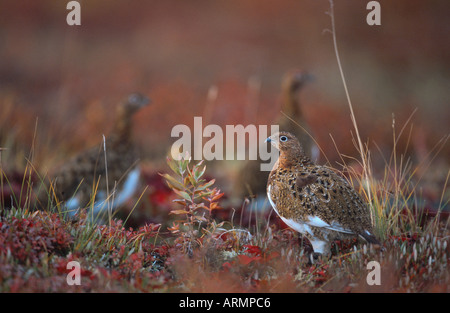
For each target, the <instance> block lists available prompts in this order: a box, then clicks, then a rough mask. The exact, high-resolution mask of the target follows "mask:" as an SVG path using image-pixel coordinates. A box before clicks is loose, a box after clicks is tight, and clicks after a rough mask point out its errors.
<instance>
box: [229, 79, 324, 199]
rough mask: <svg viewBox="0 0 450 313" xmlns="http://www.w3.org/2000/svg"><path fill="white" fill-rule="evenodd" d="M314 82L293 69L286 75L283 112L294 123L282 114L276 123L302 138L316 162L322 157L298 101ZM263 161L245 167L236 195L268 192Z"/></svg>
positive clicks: (283, 82)
mask: <svg viewBox="0 0 450 313" xmlns="http://www.w3.org/2000/svg"><path fill="white" fill-rule="evenodd" d="M312 79H313V78H312V75H310V74H309V73H307V72H305V71H300V70H292V71H289V72H287V73H286V74H285V75H284V77H283V79H282V82H281V111H282V112H283V113H284V114H286V115H287V116H289V117H290V118H291V119H292V120H293V121H295V122H293V121H292V120H290V119H289V118H287V117H286V116H285V115H283V114H281V115H280V116H279V117H278V118H277V119H276V120H275V121H274V122H275V124H277V125H279V129H283V130H287V131H289V132H291V133H293V134H295V135H296V136H297V137H298V138H300V139H301V141H302V142H304V143H305V148H306V151H307V152H308V155H309V156H310V157H311V158H312V159H313V160H317V159H318V157H319V149H318V147H317V145H315V143H314V141H313V139H312V138H311V136H310V134H311V133H312V132H311V130H310V128H309V126H308V123H307V122H306V120H305V119H304V116H303V111H302V106H301V104H300V100H299V98H300V90H301V89H302V88H303V87H304V85H305V84H306V83H308V82H309V81H311V80H312ZM296 123H298V124H299V125H301V126H302V127H303V128H304V129H302V128H301V127H300V126H299V125H297V124H296ZM305 130H306V131H307V132H308V133H309V134H308V133H307V132H305ZM261 162H262V161H261V160H250V161H248V162H246V164H245V165H244V168H243V169H242V171H240V174H239V175H238V176H239V177H238V184H237V188H238V190H237V193H238V194H239V195H248V194H254V195H258V194H264V193H265V190H266V182H267V177H268V173H267V172H263V171H261V169H260V165H261Z"/></svg>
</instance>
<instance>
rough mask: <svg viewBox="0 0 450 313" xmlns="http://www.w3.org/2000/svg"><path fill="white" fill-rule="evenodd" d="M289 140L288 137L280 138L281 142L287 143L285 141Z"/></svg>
mask: <svg viewBox="0 0 450 313" xmlns="http://www.w3.org/2000/svg"><path fill="white" fill-rule="evenodd" d="M287 140H288V138H287V137H286V136H281V137H280V141H282V142H285V141H287Z"/></svg>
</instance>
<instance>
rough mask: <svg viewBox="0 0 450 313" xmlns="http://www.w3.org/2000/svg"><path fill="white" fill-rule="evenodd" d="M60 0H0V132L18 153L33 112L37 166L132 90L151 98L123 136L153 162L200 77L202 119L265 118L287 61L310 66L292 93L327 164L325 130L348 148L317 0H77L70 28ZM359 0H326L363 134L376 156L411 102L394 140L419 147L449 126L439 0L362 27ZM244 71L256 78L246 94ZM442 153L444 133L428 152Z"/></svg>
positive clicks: (101, 124) (444, 28) (385, 8)
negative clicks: (438, 148) (77, 22)
mask: <svg viewBox="0 0 450 313" xmlns="http://www.w3.org/2000/svg"><path fill="white" fill-rule="evenodd" d="M67 2H68V1H54V0H46V1H35V0H24V1H20V2H17V1H2V3H1V10H0V38H1V43H0V106H1V111H0V114H1V117H0V123H1V125H0V131H1V133H0V143H2V144H5V142H8V140H9V141H13V142H14V144H11V145H12V146H17V147H18V149H17V151H22V150H23V151H25V152H23V154H25V155H26V154H27V151H28V150H29V149H30V147H31V143H32V142H33V135H34V133H35V124H36V118H38V121H37V133H36V145H35V151H34V153H35V155H34V160H35V162H36V163H37V166H38V167H42V168H45V169H48V168H49V167H51V166H52V164H53V162H56V161H58V160H61V159H63V158H65V157H67V155H68V154H70V153H72V152H74V151H78V150H79V149H81V148H85V147H88V146H91V145H92V144H95V143H97V142H99V141H100V139H101V135H102V134H107V133H108V130H109V129H110V128H111V122H112V120H113V119H114V110H112V108H113V107H114V106H115V105H116V103H117V102H118V101H120V100H121V99H123V98H124V97H125V96H126V95H127V94H128V93H130V92H134V91H140V92H142V93H145V94H147V95H148V96H149V97H150V98H152V100H153V103H152V105H151V106H150V107H148V108H146V109H145V110H144V111H142V112H140V113H139V116H137V117H136V121H137V125H136V128H137V132H136V139H137V140H138V142H139V143H140V144H141V146H142V149H143V155H144V158H146V159H149V160H150V159H152V160H156V161H155V162H158V161H161V162H164V156H165V155H166V153H167V151H168V148H169V146H170V145H171V143H172V142H173V141H174V139H173V138H170V130H171V129H172V127H173V126H174V125H177V124H180V123H183V124H187V125H192V124H193V117H194V116H201V115H203V114H204V113H205V105H206V103H207V94H208V90H209V88H211V87H212V86H216V87H217V88H218V95H217V99H216V101H215V102H214V104H213V106H212V107H211V108H210V110H212V111H210V112H211V117H210V119H209V123H215V124H219V125H225V124H238V123H243V124H250V123H252V124H272V122H273V119H274V118H275V117H276V116H277V115H278V114H279V110H280V107H279V104H280V103H279V93H280V84H281V78H282V76H283V74H284V73H285V72H286V71H288V70H290V69H293V68H301V69H306V70H308V71H309V72H311V73H312V74H313V75H314V76H315V78H316V80H315V81H314V82H313V83H312V84H310V85H309V86H308V87H306V88H305V89H304V92H303V94H302V98H301V99H302V102H303V105H304V111H305V115H306V118H307V120H308V121H309V122H310V123H311V128H312V130H313V131H314V133H315V136H316V139H317V141H318V142H319V144H320V145H321V147H322V149H323V150H324V151H325V153H326V155H327V157H328V158H329V159H330V161H332V164H335V163H334V161H337V160H339V158H338V154H337V152H336V149H335V147H334V145H333V141H332V140H331V138H330V134H331V135H332V136H333V138H334V139H335V141H336V144H337V146H338V147H339V151H340V152H341V153H343V154H346V155H353V156H354V155H357V152H356V150H355V148H354V146H353V143H352V140H351V137H350V133H351V131H353V127H352V124H351V120H350V112H349V109H348V105H347V101H346V97H345V93H344V89H343V85H342V81H341V78H340V75H339V70H338V67H337V63H336V56H335V53H334V50H333V43H332V37H331V35H330V33H329V32H326V31H325V30H326V29H329V28H330V18H329V16H328V15H326V14H325V12H326V11H327V10H328V9H329V3H328V1H325V0H322V1H312V0H309V1H290V0H280V1H269V0H258V1H256V0H240V1H206V0H195V1H145V3H144V1H133V2H130V1H114V2H111V1H79V2H80V4H81V26H68V25H67V24H66V15H67V13H68V12H69V11H68V10H67V9H66V4H67ZM367 2H368V1H351V0H343V1H336V3H335V18H336V27H337V40H338V46H339V49H340V57H341V60H342V64H343V68H344V72H345V75H346V79H347V83H348V86H349V91H350V95H351V97H352V102H353V105H354V109H355V114H356V118H357V120H358V123H359V127H360V132H361V136H362V139H363V140H364V141H366V140H367V138H370V142H371V149H372V150H373V151H374V154H377V153H378V152H377V148H376V146H375V145H374V143H376V144H377V146H378V147H380V149H381V150H382V152H383V153H384V154H385V157H387V158H388V157H389V154H390V151H391V149H392V141H393V140H392V138H393V136H392V114H395V122H396V131H397V133H398V132H399V131H400V129H401V128H402V126H403V125H404V123H405V121H406V120H407V119H408V118H409V117H410V115H411V114H412V112H413V111H414V109H415V108H417V109H418V110H417V112H416V113H415V114H414V116H413V118H412V122H411V124H413V125H414V127H413V130H412V138H409V136H408V134H409V128H410V125H411V124H410V125H409V126H408V128H407V130H406V131H405V135H404V136H403V137H402V139H401V141H400V144H399V147H398V149H399V151H404V149H405V147H406V146H408V147H409V150H408V151H409V152H410V153H411V154H412V155H413V156H414V157H416V158H419V159H420V157H423V154H424V153H425V154H426V152H427V151H430V150H431V148H432V147H433V146H434V145H435V144H436V143H437V142H438V140H439V139H440V138H442V137H443V136H445V135H447V134H449V132H450V126H449V123H448V121H449V119H450V109H449V108H450V106H449V92H448V89H449V86H450V79H449V78H450V66H449V65H450V64H449V63H450V55H449V53H450V40H449V38H450V23H449V22H448V12H450V2H449V1H446V0H442V1H423V0H414V1H413V0H408V1H406V0H402V1H387V0H385V1H379V2H380V4H381V26H368V25H367V23H366V15H367V13H368V10H367V9H366V5H367ZM255 81H256V82H260V84H261V85H260V86H261V87H260V90H259V93H258V94H257V97H256V98H255V99H256V100H253V102H252V101H251V100H249V98H250V97H251V93H252V92H254V89H252V87H251V86H253V85H255V84H254V82H255ZM252 82H253V84H252ZM20 147H22V150H21V149H19V148H20ZM421 153H422V156H421V155H420V154H421ZM449 154H450V150H449V145H448V144H447V145H446V146H445V147H444V151H443V152H441V154H440V156H441V157H442V156H443V157H444V159H445V158H448V156H449ZM4 158H5V157H4ZM380 160H381V158H380ZM374 162H375V163H376V162H377V161H376V160H375V161H374ZM380 162H381V161H380ZM444 172H446V171H444Z"/></svg>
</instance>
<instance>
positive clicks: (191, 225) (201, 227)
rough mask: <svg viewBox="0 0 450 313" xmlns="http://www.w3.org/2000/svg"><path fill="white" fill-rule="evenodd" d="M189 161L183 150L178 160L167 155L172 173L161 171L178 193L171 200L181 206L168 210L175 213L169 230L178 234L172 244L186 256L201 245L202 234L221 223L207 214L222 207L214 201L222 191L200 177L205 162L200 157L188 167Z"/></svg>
mask: <svg viewBox="0 0 450 313" xmlns="http://www.w3.org/2000/svg"><path fill="white" fill-rule="evenodd" d="M190 162H191V158H190V156H189V155H188V154H187V153H186V154H185V155H184V157H181V158H180V159H179V160H173V159H170V158H167V164H168V165H169V167H170V168H171V169H172V171H173V172H174V175H169V174H161V175H162V176H163V177H164V178H165V179H166V182H167V185H168V186H169V187H170V188H171V189H172V190H173V191H174V192H175V193H176V194H177V195H178V196H179V198H177V199H175V200H173V201H174V202H175V203H177V204H179V205H181V206H182V208H181V209H173V210H171V212H170V214H173V215H176V216H177V217H178V219H177V220H175V221H174V222H173V224H172V226H171V227H169V230H170V232H171V233H172V234H174V235H177V236H178V238H177V240H176V244H178V245H180V246H181V247H182V250H183V251H184V252H185V253H187V254H188V255H192V253H193V249H195V247H198V246H201V245H202V240H203V238H204V236H206V235H207V234H213V233H215V232H216V231H217V230H219V229H221V227H222V226H223V224H224V222H220V223H217V222H216V221H215V220H214V219H213V218H212V217H211V212H212V211H213V210H219V209H222V208H221V207H220V205H219V202H218V201H219V199H220V198H222V196H223V195H224V193H221V192H220V190H219V189H217V188H213V185H214V182H215V179H211V180H209V181H207V180H206V179H205V178H204V174H205V171H206V165H204V164H203V160H202V161H200V162H198V163H197V164H195V165H193V166H192V167H190V166H189V163H190Z"/></svg>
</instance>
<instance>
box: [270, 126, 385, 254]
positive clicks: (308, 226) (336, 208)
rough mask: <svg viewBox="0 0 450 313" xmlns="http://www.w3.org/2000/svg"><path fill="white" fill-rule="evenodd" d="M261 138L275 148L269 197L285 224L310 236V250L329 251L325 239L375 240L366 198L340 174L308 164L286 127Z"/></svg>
mask: <svg viewBox="0 0 450 313" xmlns="http://www.w3.org/2000/svg"><path fill="white" fill-rule="evenodd" d="M267 141H269V142H270V143H271V144H272V145H273V146H275V147H276V148H277V149H278V150H280V156H279V159H278V160H277V162H276V164H275V165H274V168H273V170H272V172H271V173H270V175H269V179H268V182H267V195H268V198H269V200H270V203H271V204H272V207H273V208H274V210H275V211H276V212H277V214H278V215H279V216H280V217H281V219H282V220H283V221H284V222H285V223H286V224H287V225H288V226H290V227H291V228H293V229H295V230H296V231H298V232H300V233H302V234H303V235H305V236H306V237H307V238H308V239H309V240H310V242H311V244H312V246H313V249H314V252H315V253H320V254H324V255H329V254H330V246H331V242H332V241H333V240H336V239H341V238H345V237H355V236H360V237H362V238H364V239H365V240H366V241H368V242H369V243H375V244H379V242H378V240H377V239H376V238H375V236H374V235H373V229H372V221H371V214H370V209H369V207H368V205H367V203H365V202H364V201H363V200H362V199H361V197H360V195H359V194H358V193H357V192H356V191H355V190H354V189H353V188H352V186H351V185H350V184H349V183H348V182H347V181H346V180H345V179H344V178H342V177H341V176H339V175H338V174H336V173H335V172H334V171H332V170H331V169H329V168H327V167H324V166H320V165H316V164H314V163H313V162H312V161H311V159H310V158H309V157H308V156H306V155H305V153H304V152H303V148H302V146H301V145H300V143H299V141H298V140H297V138H296V137H295V136H294V135H293V134H291V133H288V132H280V133H277V134H274V135H272V136H271V137H269V138H267Z"/></svg>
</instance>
